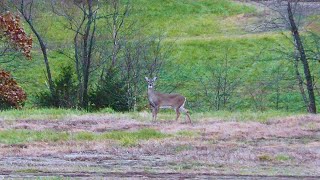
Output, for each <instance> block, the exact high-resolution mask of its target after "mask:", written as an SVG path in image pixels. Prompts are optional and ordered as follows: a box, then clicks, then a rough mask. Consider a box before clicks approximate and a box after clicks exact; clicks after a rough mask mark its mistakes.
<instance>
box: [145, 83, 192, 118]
mask: <svg viewBox="0 0 320 180" xmlns="http://www.w3.org/2000/svg"><path fill="white" fill-rule="evenodd" d="M145 79H146V81H147V83H148V100H149V104H150V107H151V110H152V121H153V122H155V121H156V120H157V114H158V112H159V109H160V108H172V109H174V110H175V111H176V114H177V116H176V121H178V119H179V117H180V114H181V112H183V113H185V114H186V118H187V121H188V122H189V123H191V118H190V114H189V111H188V110H187V109H186V108H184V105H185V103H186V98H185V97H184V96H182V95H180V94H163V93H159V92H155V91H154V85H155V81H156V80H157V77H154V78H153V79H149V78H148V77H145Z"/></svg>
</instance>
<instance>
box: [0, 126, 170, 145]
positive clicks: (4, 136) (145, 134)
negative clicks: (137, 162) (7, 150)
mask: <svg viewBox="0 0 320 180" xmlns="http://www.w3.org/2000/svg"><path fill="white" fill-rule="evenodd" d="M169 136H170V135H167V134H163V133H161V132H158V131H156V130H154V129H141V130H138V131H133V132H127V131H112V132H106V133H102V134H97V133H93V132H77V133H70V132H56V131H52V130H45V131H32V130H18V129H9V130H2V131H0V143H2V144H24V143H30V142H58V141H102V140H106V139H111V140H115V141H118V142H119V143H120V144H121V145H123V146H135V145H136V144H137V143H139V141H141V140H149V139H160V138H165V137H169Z"/></svg>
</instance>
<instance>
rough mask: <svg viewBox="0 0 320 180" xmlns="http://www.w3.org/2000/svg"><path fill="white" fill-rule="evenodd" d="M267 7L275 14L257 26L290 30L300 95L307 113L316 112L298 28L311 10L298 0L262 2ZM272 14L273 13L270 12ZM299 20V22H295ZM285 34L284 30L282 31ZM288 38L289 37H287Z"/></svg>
mask: <svg viewBox="0 0 320 180" xmlns="http://www.w3.org/2000/svg"><path fill="white" fill-rule="evenodd" d="M263 4H264V5H266V6H267V7H268V8H270V9H271V10H272V12H273V13H275V14H276V15H275V16H273V17H271V18H270V17H269V18H266V21H265V22H264V23H262V25H260V26H259V29H263V30H270V29H278V30H289V31H290V32H291V39H292V44H293V47H294V51H295V53H294V60H295V61H294V67H295V69H296V77H297V79H298V84H299V89H300V92H301V95H302V97H303V100H304V102H305V103H306V106H307V111H308V112H309V113H314V114H315V113H316V112H317V109H316V101H315V95H314V82H313V76H312V74H311V71H310V67H309V61H308V59H309V58H308V57H307V54H306V52H305V47H304V44H305V43H304V42H303V40H302V38H301V33H300V29H299V26H298V25H299V23H302V22H303V21H302V20H301V19H302V18H303V15H304V16H305V13H306V12H308V11H309V12H312V11H311V10H310V9H309V8H308V7H303V5H301V4H300V1H299V0H293V1H284V0H273V1H267V2H263ZM272 15H274V14H272ZM297 22H299V23H297ZM282 34H283V35H286V33H285V32H283V33H282ZM288 39H290V38H288ZM299 62H301V63H302V66H303V72H304V78H305V81H306V83H305V86H306V89H307V93H308V96H306V95H305V94H304V93H305V91H304V87H303V84H304V82H303V79H302V77H301V76H300V73H299V69H298V64H297V63H299Z"/></svg>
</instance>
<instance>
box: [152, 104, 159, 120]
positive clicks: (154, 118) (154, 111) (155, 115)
mask: <svg viewBox="0 0 320 180" xmlns="http://www.w3.org/2000/svg"><path fill="white" fill-rule="evenodd" d="M158 111H159V108H158V107H152V121H156V120H157V114H158Z"/></svg>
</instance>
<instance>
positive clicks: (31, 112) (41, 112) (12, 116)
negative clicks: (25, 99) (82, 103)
mask: <svg viewBox="0 0 320 180" xmlns="http://www.w3.org/2000/svg"><path fill="white" fill-rule="evenodd" d="M85 113H86V112H85V111H80V110H74V109H58V108H51V109H46V108H42V109H37V108H25V109H22V110H14V109H13V110H5V111H0V120H18V119H19V120H21V119H28V120H45V119H51V120H53V119H62V118H64V117H67V116H69V115H83V114H85Z"/></svg>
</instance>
